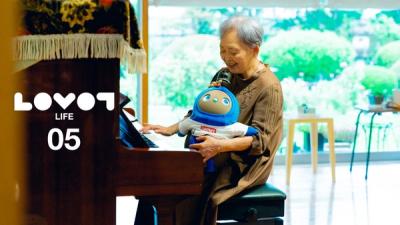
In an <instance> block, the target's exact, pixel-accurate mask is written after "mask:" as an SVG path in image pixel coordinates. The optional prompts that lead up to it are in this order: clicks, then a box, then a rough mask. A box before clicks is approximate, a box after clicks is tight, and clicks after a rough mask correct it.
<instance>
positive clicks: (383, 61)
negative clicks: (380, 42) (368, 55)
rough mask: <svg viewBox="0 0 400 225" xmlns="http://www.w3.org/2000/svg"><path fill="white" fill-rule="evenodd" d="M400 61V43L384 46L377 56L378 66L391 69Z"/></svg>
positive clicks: (376, 62) (394, 42)
mask: <svg viewBox="0 0 400 225" xmlns="http://www.w3.org/2000/svg"><path fill="white" fill-rule="evenodd" d="M397 60H400V41H393V42H390V43H388V44H386V45H384V46H382V47H381V48H380V49H379V50H378V52H377V53H376V55H375V58H374V61H375V64H376V65H379V66H384V67H388V68H389V67H390V66H392V65H393V64H394V63H395V62H396V61H397Z"/></svg>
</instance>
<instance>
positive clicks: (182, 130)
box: [178, 117, 194, 137]
mask: <svg viewBox="0 0 400 225" xmlns="http://www.w3.org/2000/svg"><path fill="white" fill-rule="evenodd" d="M193 125H194V121H193V120H191V119H190V118H189V117H187V118H185V119H184V120H182V121H181V122H179V124H178V126H179V130H178V136H179V137H183V136H185V135H186V134H187V133H188V132H189V131H190V130H191V129H192V127H193Z"/></svg>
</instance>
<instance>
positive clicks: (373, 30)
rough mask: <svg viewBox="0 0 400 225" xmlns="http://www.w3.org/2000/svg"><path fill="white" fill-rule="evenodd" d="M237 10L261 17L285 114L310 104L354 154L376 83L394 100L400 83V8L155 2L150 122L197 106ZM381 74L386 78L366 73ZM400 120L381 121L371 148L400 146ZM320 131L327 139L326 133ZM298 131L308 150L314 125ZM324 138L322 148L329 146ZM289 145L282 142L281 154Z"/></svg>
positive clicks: (299, 143)
mask: <svg viewBox="0 0 400 225" xmlns="http://www.w3.org/2000/svg"><path fill="white" fill-rule="evenodd" d="M235 14H244V15H249V16H253V17H256V18H258V20H259V21H260V22H261V24H262V25H263V27H264V31H265V36H264V44H263V46H262V48H261V54H260V57H261V59H262V60H263V61H264V62H265V63H268V64H270V66H271V68H272V69H273V70H274V72H275V73H276V74H277V76H278V77H279V79H280V80H281V82H282V87H283V89H284V96H285V106H284V110H285V115H286V116H287V115H293V114H297V113H298V107H299V106H302V105H303V104H307V105H308V106H311V107H315V108H316V111H317V114H320V115H327V116H330V117H333V118H334V119H335V134H336V144H335V146H336V152H338V153H339V152H349V151H350V150H351V143H352V141H353V136H354V130H355V126H354V123H355V119H356V116H357V111H356V110H355V109H354V107H355V106H356V105H359V104H368V97H367V96H368V94H369V93H370V92H373V91H374V90H372V88H371V86H379V88H380V90H378V91H381V92H384V93H385V94H386V96H387V98H390V93H391V90H392V89H393V88H395V87H396V86H397V85H399V84H398V81H397V80H398V79H399V78H398V77H399V76H400V75H399V74H400V52H399V51H398V50H397V49H400V25H399V24H400V10H380V9H362V10H361V9H360V10H335V9H324V8H315V9H312V8H245V7H230V8H213V7H206V8H205V7H167V6H151V7H150V9H149V46H150V48H149V50H150V51H149V58H150V60H149V75H150V88H149V90H150V93H149V96H150V101H149V104H150V105H149V118H150V122H153V123H162V124H172V123H174V122H177V121H178V120H179V119H181V118H182V117H183V116H184V115H185V113H186V112H187V110H188V109H190V108H191V107H192V104H193V101H194V97H195V96H196V95H197V93H199V92H200V90H201V89H203V88H204V87H206V86H207V85H208V82H209V81H210V79H211V78H212V76H213V75H214V74H215V72H216V71H217V70H218V69H219V68H220V67H221V66H223V63H222V62H221V60H220V58H219V37H218V28H219V24H220V22H221V21H223V20H224V19H226V18H228V17H229V16H232V15H235ZM376 71H379V76H378V77H379V79H375V78H373V79H371V78H368V77H367V76H368V75H369V74H371V73H372V74H375V75H376V74H377V72H376ZM378 80H384V81H383V82H382V83H378ZM378 84H379V85H378ZM160 112H163V113H160ZM397 117H398V116H397ZM399 121H400V120H399V119H398V118H396V115H390V114H387V115H383V116H381V117H377V118H376V124H377V125H376V126H377V129H375V130H376V132H375V133H374V134H373V135H375V137H374V138H376V139H379V140H380V143H377V142H373V146H372V150H374V151H394V150H398V149H399V148H400V141H398V140H397V139H396V137H395V135H396V134H395V130H399V128H400V122H399ZM368 122H369V120H365V121H362V126H360V127H363V128H364V129H362V128H361V132H359V137H358V145H357V146H358V148H359V149H358V150H357V151H365V149H366V146H365V143H363V142H365V139H366V137H367V134H366V131H364V130H365V128H366V125H365V124H367V123H368ZM285 128H286V125H285ZM320 130H322V132H321V135H320V136H321V137H320V138H321V139H320V140H321V141H324V139H325V137H326V134H325V133H326V132H325V131H324V129H323V128H322V129H320ZM297 131H298V132H296V138H295V139H296V146H295V152H297V153H302V152H304V153H307V152H309V151H310V150H309V146H310V145H309V143H307V142H308V141H307V138H306V137H307V133H308V132H309V128H308V127H307V126H299V127H298V128H297ZM323 143H324V142H322V146H321V150H322V149H326V150H327V149H328V148H327V147H325V148H323ZM285 145H286V142H285V141H283V142H282V147H281V151H280V153H283V152H284V149H285ZM378 145H379V146H378Z"/></svg>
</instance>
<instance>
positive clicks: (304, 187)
mask: <svg viewBox="0 0 400 225" xmlns="http://www.w3.org/2000/svg"><path fill="white" fill-rule="evenodd" d="M364 175H365V164H364V163H358V164H355V166H354V167H353V172H352V173H350V172H349V164H348V163H346V164H337V165H336V183H334V184H333V183H332V180H331V173H330V167H329V164H320V165H318V171H317V173H316V174H313V173H312V170H311V166H310V165H293V167H292V179H291V184H290V186H286V184H285V176H286V168H285V166H284V165H279V166H275V168H274V170H273V174H272V175H271V177H270V179H269V182H270V183H272V184H274V185H275V186H277V187H278V188H280V189H281V190H283V191H285V192H286V194H287V196H288V198H287V200H286V209H285V210H286V211H285V218H284V220H285V223H284V224H285V225H392V224H393V225H400V162H398V161H397V162H371V163H370V167H369V175H368V180H367V181H366V180H364ZM136 204H137V202H136V200H135V199H134V198H132V197H123V198H118V199H117V225H133V220H134V218H133V216H132V215H135V211H136V208H135V207H136Z"/></svg>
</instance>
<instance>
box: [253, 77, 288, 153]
mask: <svg viewBox="0 0 400 225" xmlns="http://www.w3.org/2000/svg"><path fill="white" fill-rule="evenodd" d="M282 107H283V96H282V89H281V87H280V86H279V84H274V85H271V86H268V87H266V88H265V89H264V90H263V91H262V92H261V94H260V95H259V96H258V99H257V100H256V104H255V106H254V114H253V120H252V121H251V126H253V127H255V128H256V129H258V131H259V132H258V134H257V135H255V136H253V142H252V144H251V147H250V151H249V153H248V154H249V155H254V156H257V155H266V156H269V155H270V149H268V143H269V141H271V140H270V139H271V135H272V134H273V133H274V132H275V131H276V130H277V129H278V128H279V126H280V123H281V118H282V111H283V108H282Z"/></svg>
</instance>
